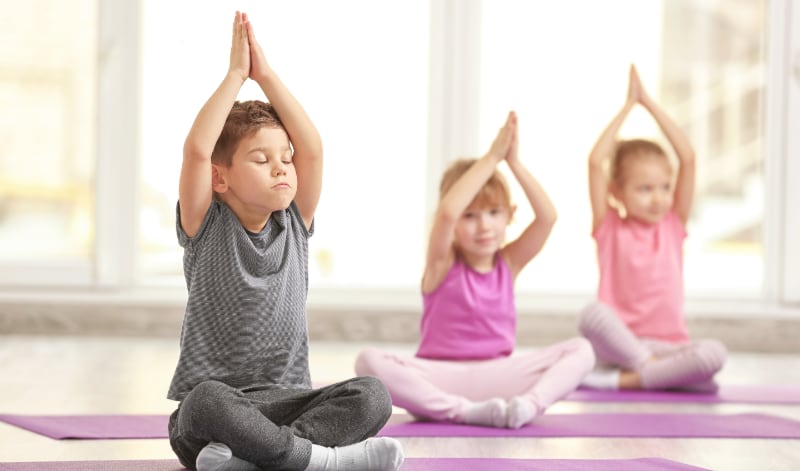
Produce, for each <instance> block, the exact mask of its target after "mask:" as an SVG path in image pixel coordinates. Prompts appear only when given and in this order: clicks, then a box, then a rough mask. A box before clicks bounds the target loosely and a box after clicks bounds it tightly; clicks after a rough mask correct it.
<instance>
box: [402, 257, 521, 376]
mask: <svg viewBox="0 0 800 471" xmlns="http://www.w3.org/2000/svg"><path fill="white" fill-rule="evenodd" d="M422 300H423V303H424V311H423V314H422V326H421V340H420V344H419V348H418V349H417V356H418V357H421V358H432V359H447V360H484V359H490V358H497V357H503V356H508V355H510V354H511V352H512V351H513V350H514V339H515V336H516V326H517V312H516V307H515V305H514V279H513V277H512V275H511V270H510V269H509V267H508V265H507V264H506V262H505V259H503V257H501V256H499V255H498V256H497V261H496V262H495V264H494V268H493V269H492V271H490V272H488V273H478V272H476V271H474V270H472V269H471V268H470V267H468V266H467V265H466V264H465V263H464V262H463V261H461V260H459V259H457V260H456V261H455V262H454V263H453V267H452V268H451V269H450V272H448V273H447V276H446V277H445V279H444V281H442V284H441V285H439V287H438V288H436V290H435V291H433V292H431V293H429V294H426V295H423V297H422Z"/></svg>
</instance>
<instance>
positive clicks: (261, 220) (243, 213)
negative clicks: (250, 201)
mask: <svg viewBox="0 0 800 471" xmlns="http://www.w3.org/2000/svg"><path fill="white" fill-rule="evenodd" d="M220 201H222V202H223V203H225V205H226V206H228V208H230V210H231V211H233V214H234V215H236V219H238V220H239V224H241V225H242V227H244V228H245V229H247V230H248V231H249V232H252V233H254V234H258V233H259V232H261V231H262V230H263V229H264V227H265V226H266V225H267V221H269V218H270V216H272V213H271V212H270V213H266V214H264V213H263V212H261V211H252V210H250V209H248V208H247V207H245V206H244V205H242V204H241V203H239V202H237V201H227V200H226V198H220ZM237 203H238V204H237Z"/></svg>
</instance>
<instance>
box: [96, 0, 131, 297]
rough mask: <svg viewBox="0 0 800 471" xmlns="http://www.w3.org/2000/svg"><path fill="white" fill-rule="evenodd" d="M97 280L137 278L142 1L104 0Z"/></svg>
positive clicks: (112, 282)
mask: <svg viewBox="0 0 800 471" xmlns="http://www.w3.org/2000/svg"><path fill="white" fill-rule="evenodd" d="M98 5H99V15H98V21H99V48H98V68H99V69H98V74H99V77H98V83H99V91H98V112H97V172H96V178H97V180H96V183H95V189H96V194H95V207H96V216H95V223H96V235H95V282H96V284H97V285H99V286H108V287H120V288H123V287H130V286H131V285H133V283H134V282H135V279H136V263H135V260H136V253H137V252H138V244H137V240H138V237H137V234H138V230H137V221H138V211H137V208H138V205H137V197H138V180H139V179H138V176H139V159H140V149H141V147H140V142H139V141H140V137H141V130H140V125H139V122H140V116H139V115H140V109H141V86H140V77H141V63H142V61H141V40H140V39H141V38H140V35H141V24H142V18H141V16H142V12H141V10H142V9H141V2H140V1H132V2H117V1H114V0H99V4H98Z"/></svg>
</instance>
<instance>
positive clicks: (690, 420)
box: [379, 413, 800, 438]
mask: <svg viewBox="0 0 800 471" xmlns="http://www.w3.org/2000/svg"><path fill="white" fill-rule="evenodd" d="M379 435H382V436H387V437H518V438H522V437H683V438H800V421H796V420H792V419H787V418H783V417H776V416H771V415H767V414H728V415H723V414H663V413H658V414H633V413H631V414H627V413H626V414H621V413H609V414H603V413H582V414H545V415H543V416H542V417H539V418H538V419H536V421H535V422H534V423H533V424H531V425H528V426H525V427H522V428H521V429H519V430H512V429H505V428H493V427H479V426H474V425H463V424H453V423H449V422H415V421H413V420H412V418H411V417H410V416H408V415H404V414H403V415H400V414H398V415H397V416H395V417H392V419H391V420H390V422H389V423H388V424H387V425H386V426H385V427H384V428H383V429H382V430H381V431H380V433H379Z"/></svg>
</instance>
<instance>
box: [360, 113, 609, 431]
mask: <svg viewBox="0 0 800 471" xmlns="http://www.w3.org/2000/svg"><path fill="white" fill-rule="evenodd" d="M518 146H519V140H518V136H517V117H516V115H515V114H514V113H513V112H512V113H509V115H508V119H507V120H506V123H505V124H504V125H503V127H502V128H500V131H499V132H498V134H497V137H496V138H495V140H494V143H493V144H492V147H491V149H490V150H489V152H488V153H487V154H486V155H485V156H483V157H482V158H480V159H477V160H475V159H471V160H459V161H456V162H454V163H453V164H452V165H451V166H450V168H449V169H448V170H447V172H446V173H445V174H444V176H443V178H442V182H441V185H440V193H441V195H440V201H439V207H438V209H437V211H436V216H435V219H434V222H433V229H432V231H431V236H430V242H429V245H428V255H427V260H426V265H425V272H424V273H423V275H422V295H423V301H424V312H423V317H422V326H421V339H420V344H419V348H418V350H417V354H416V355H415V356H414V357H406V356H401V355H395V354H392V353H390V352H384V351H381V350H377V349H366V350H364V351H362V352H361V353H360V354H359V356H358V358H357V359H356V371H357V372H358V374H359V375H364V376H376V377H378V378H380V379H381V380H382V381H383V382H384V384H385V385H386V387H387V388H388V390H389V392H390V394H391V396H392V402H393V403H394V405H396V406H398V407H402V408H405V409H406V410H408V412H409V413H411V414H412V415H414V416H416V417H418V418H421V419H428V420H447V421H452V422H456V423H466V424H475V425H484V426H490V427H509V428H520V427H522V426H524V425H526V424H529V423H530V422H532V421H533V420H534V419H535V418H536V417H537V416H539V415H540V414H542V413H543V412H544V411H545V409H546V408H547V407H549V406H550V405H551V404H553V403H554V402H555V401H557V400H559V399H561V398H562V397H564V396H565V395H566V394H568V393H569V392H571V391H573V390H574V389H575V388H576V387H577V386H578V384H579V383H580V381H581V379H582V378H583V377H584V376H585V375H586V374H587V373H588V372H589V371H590V370H591V369H592V367H593V366H594V354H593V353H592V348H591V345H590V344H589V342H587V341H586V340H585V339H583V338H580V337H576V338H574V339H572V340H568V341H565V342H562V343H559V344H556V345H552V346H548V347H546V348H543V349H540V350H537V351H535V352H533V353H526V354H522V355H514V356H512V351H513V349H514V337H515V334H516V308H515V305H514V280H515V279H516V277H517V275H518V274H519V272H520V271H521V270H522V269H523V268H524V267H525V265H527V264H528V262H530V261H531V259H532V258H533V257H534V256H536V254H537V253H539V251H540V250H541V249H542V247H543V246H544V243H545V241H546V240H547V237H548V236H549V235H550V230H551V229H552V227H553V224H554V223H555V220H556V211H555V208H554V207H553V204H552V203H551V202H550V199H549V198H548V197H547V194H546V193H545V191H544V189H542V187H541V186H540V185H539V183H538V182H537V181H536V179H535V178H534V177H533V176H532V175H531V174H530V173H529V172H528V170H527V169H526V168H525V166H524V165H523V164H522V162H521V161H520V159H519V157H518V155H517V149H518ZM503 160H505V162H506V164H507V165H508V167H509V168H510V170H511V172H512V174H513V175H514V177H515V178H516V180H517V181H518V182H519V184H520V186H521V187H522V188H523V190H524V191H525V195H526V196H527V199H528V201H529V202H530V204H531V206H532V208H533V211H534V213H535V215H536V218H535V219H534V220H533V221H532V222H531V223H530V225H529V226H528V227H527V228H526V229H525V230H524V231H523V232H522V234H521V235H520V236H519V237H518V238H517V239H516V240H514V241H512V242H510V243H508V244H506V243H505V237H506V227H507V226H508V224H509V222H510V221H511V218H512V216H513V214H514V210H515V207H514V206H512V204H511V198H510V192H509V189H508V186H507V184H506V182H505V180H504V178H503V177H502V175H501V174H500V173H499V172H498V171H497V170H496V167H497V165H498V164H499V163H500V162H502V161H503Z"/></svg>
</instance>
